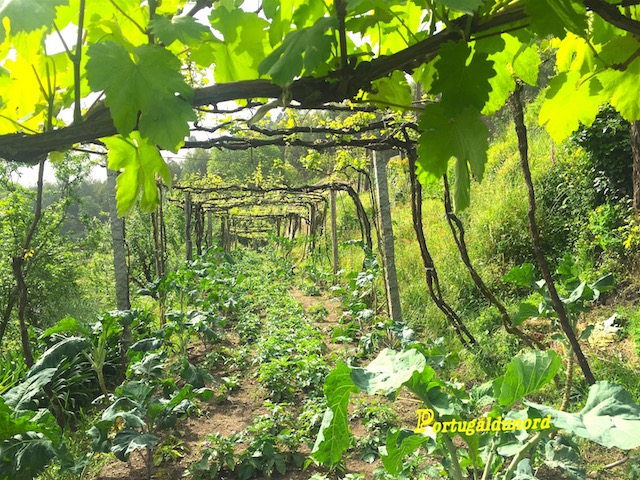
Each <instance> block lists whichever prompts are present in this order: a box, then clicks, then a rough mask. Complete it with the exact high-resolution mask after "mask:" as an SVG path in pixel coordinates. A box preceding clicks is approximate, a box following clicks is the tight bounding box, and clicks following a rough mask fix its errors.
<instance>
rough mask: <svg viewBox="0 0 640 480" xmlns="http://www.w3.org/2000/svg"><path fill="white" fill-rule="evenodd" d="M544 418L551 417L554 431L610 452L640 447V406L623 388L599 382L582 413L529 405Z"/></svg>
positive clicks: (527, 402)
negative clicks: (564, 431) (616, 448)
mask: <svg viewBox="0 0 640 480" xmlns="http://www.w3.org/2000/svg"><path fill="white" fill-rule="evenodd" d="M524 403H525V404H526V405H528V406H529V407H533V408H535V409H536V410H538V411H539V412H540V413H541V414H542V415H543V416H546V415H551V423H552V424H553V426H554V427H557V428H561V429H562V430H566V431H567V432H569V433H572V434H574V435H578V436H579V437H582V438H586V439H588V440H591V441H593V442H596V443H598V444H600V445H603V446H605V447H607V448H611V447H618V448H621V449H623V450H630V449H633V448H637V447H639V446H640V405H638V404H637V403H636V402H634V400H633V398H632V397H631V395H630V394H629V393H628V392H627V391H626V390H625V389H624V388H622V387H621V386H619V385H615V384H613V383H610V382H596V383H595V385H592V386H591V387H590V388H589V396H588V398H587V403H586V405H585V406H584V408H583V409H582V410H580V412H578V413H567V412H561V411H558V410H555V409H553V408H551V407H547V406H546V405H540V404H537V403H533V402H529V401H525V402H524Z"/></svg>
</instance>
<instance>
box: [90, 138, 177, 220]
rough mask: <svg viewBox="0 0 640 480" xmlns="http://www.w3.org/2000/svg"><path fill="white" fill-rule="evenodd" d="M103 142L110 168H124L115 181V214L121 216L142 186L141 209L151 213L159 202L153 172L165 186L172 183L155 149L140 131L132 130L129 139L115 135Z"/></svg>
mask: <svg viewBox="0 0 640 480" xmlns="http://www.w3.org/2000/svg"><path fill="white" fill-rule="evenodd" d="M102 141H103V142H104V144H105V145H106V146H107V148H108V149H109V153H108V160H109V168H110V169H111V170H116V171H119V170H121V169H123V170H124V171H123V172H122V173H120V175H118V180H117V184H118V190H117V192H116V202H117V205H118V215H120V216H123V215H125V214H126V213H127V212H129V211H130V210H131V209H132V208H133V206H134V205H135V203H136V199H137V198H138V194H139V193H140V190H141V189H142V198H141V200H140V209H141V210H142V211H143V212H152V211H153V209H154V208H155V206H156V204H157V201H158V192H157V186H156V175H155V174H156V172H157V173H159V174H160V176H161V177H162V179H163V180H164V182H165V183H166V184H167V185H170V184H171V172H170V171H169V167H167V164H166V163H165V162H164V160H163V159H162V157H161V156H160V153H159V152H158V149H157V148H156V147H155V146H154V145H152V144H151V143H149V141H147V140H146V139H144V138H142V137H141V136H140V133H139V132H132V133H131V135H130V136H129V138H125V137H123V136H121V135H118V136H113V137H108V138H103V139H102Z"/></svg>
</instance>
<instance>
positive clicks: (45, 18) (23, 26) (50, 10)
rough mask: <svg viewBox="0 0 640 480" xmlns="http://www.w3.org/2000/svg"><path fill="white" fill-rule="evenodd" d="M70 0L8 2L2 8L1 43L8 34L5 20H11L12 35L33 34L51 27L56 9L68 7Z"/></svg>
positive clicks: (0, 12) (0, 11)
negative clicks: (35, 31)
mask: <svg viewBox="0 0 640 480" xmlns="http://www.w3.org/2000/svg"><path fill="white" fill-rule="evenodd" d="M68 3H69V0H8V1H6V2H2V7H1V8H0V43H2V42H4V39H5V36H6V34H7V32H6V30H5V26H4V21H3V20H4V19H5V18H8V19H9V24H10V25H11V26H10V29H11V33H12V34H16V33H18V32H32V31H34V30H37V29H39V28H41V27H44V26H46V27H50V26H51V24H52V23H53V19H54V18H56V7H57V6H58V5H67V4H68Z"/></svg>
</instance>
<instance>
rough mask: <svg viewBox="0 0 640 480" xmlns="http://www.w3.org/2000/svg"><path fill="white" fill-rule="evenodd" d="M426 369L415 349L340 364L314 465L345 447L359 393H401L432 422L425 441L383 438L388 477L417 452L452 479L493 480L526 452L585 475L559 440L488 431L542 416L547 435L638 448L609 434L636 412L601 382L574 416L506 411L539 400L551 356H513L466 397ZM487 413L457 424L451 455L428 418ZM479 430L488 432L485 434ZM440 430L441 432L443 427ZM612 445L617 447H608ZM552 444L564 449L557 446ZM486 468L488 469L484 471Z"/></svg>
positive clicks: (397, 434) (555, 362)
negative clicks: (479, 477) (485, 479)
mask: <svg viewBox="0 0 640 480" xmlns="http://www.w3.org/2000/svg"><path fill="white" fill-rule="evenodd" d="M429 363H431V357H430V356H426V357H425V356H424V355H423V354H422V353H419V352H418V351H417V350H414V349H410V350H405V351H403V352H393V351H389V350H384V351H382V352H381V353H380V355H379V356H378V357H377V358H376V359H375V360H374V361H372V362H371V363H370V364H369V365H368V366H367V367H365V368H360V367H348V366H346V365H345V364H342V363H339V364H338V366H337V368H336V369H335V370H334V371H333V372H332V373H331V374H330V375H329V377H327V381H326V384H325V392H326V394H327V402H328V408H327V411H326V413H325V418H324V421H323V425H322V427H321V431H320V433H319V434H318V437H317V440H316V444H315V446H314V449H313V452H312V458H313V459H314V460H315V461H316V462H318V463H324V464H327V465H334V464H336V462H338V461H339V459H340V458H341V455H342V452H344V450H345V449H346V448H347V447H348V445H349V441H348V436H349V430H348V427H347V424H346V409H347V405H348V403H349V395H350V393H352V392H353V393H355V392H358V391H360V390H363V391H364V392H366V393H367V394H369V395H372V394H375V393H383V394H385V395H387V396H388V397H390V398H391V399H395V398H397V395H398V392H399V390H400V388H401V387H403V386H404V387H406V388H408V389H409V390H410V391H411V392H412V393H414V394H415V395H416V396H418V397H419V398H420V400H421V401H422V402H423V403H424V406H425V407H426V408H429V409H430V410H431V412H432V413H433V415H434V417H431V418H430V421H429V422H427V425H425V426H424V428H423V429H422V431H423V432H425V433H423V434H421V433H419V431H420V430H419V429H416V432H415V433H414V432H411V431H409V430H397V429H395V430H390V431H389V433H388V435H387V439H386V445H385V446H384V447H381V448H380V452H381V458H382V462H383V465H384V467H385V469H386V470H387V472H389V473H390V474H392V475H398V474H400V473H401V472H403V468H406V467H405V466H404V461H403V459H404V457H405V456H407V455H409V454H410V453H412V452H413V451H414V450H416V449H417V448H419V447H420V446H423V447H424V448H426V449H427V452H428V453H430V454H437V455H438V456H440V457H441V462H442V465H443V467H444V468H445V469H446V470H447V472H448V474H449V477H450V478H457V479H462V478H465V475H466V474H468V473H469V470H474V471H475V470H476V469H484V470H485V471H492V472H494V473H497V472H498V471H499V470H500V468H501V466H502V465H503V464H504V465H506V462H505V461H504V460H505V458H508V457H512V456H515V457H516V459H520V458H522V457H521V455H522V454H523V453H526V452H528V453H530V454H532V452H531V449H532V448H533V449H534V450H533V452H538V453H535V456H533V454H532V458H535V459H537V460H539V461H541V462H543V463H546V464H547V465H549V466H551V467H552V468H560V469H562V470H566V471H573V472H579V471H584V470H580V469H581V468H583V467H581V461H580V459H579V454H578V453H577V450H576V447H575V444H573V443H572V442H571V441H569V440H563V439H562V437H558V438H556V439H554V440H551V441H549V440H547V439H546V438H545V437H546V435H547V434H548V433H550V432H548V431H547V430H540V431H539V432H537V433H533V432H528V431H526V430H527V428H529V427H525V428H524V430H523V429H522V427H520V428H517V427H516V428H515V429H514V428H511V429H509V428H506V427H504V426H503V427H502V430H503V432H502V433H495V432H496V430H499V429H500V427H498V428H496V429H494V428H493V426H492V427H491V428H489V423H491V425H493V424H494V422H495V424H496V425H502V424H503V419H505V420H504V422H507V421H508V422H512V421H513V420H518V422H524V421H525V420H526V421H528V422H529V423H528V424H529V426H531V423H532V419H538V420H537V423H538V424H540V418H541V416H544V415H547V414H550V415H551V416H550V417H547V418H549V419H551V425H553V427H556V428H563V429H566V430H568V431H569V432H571V433H572V434H575V435H578V436H581V437H585V438H588V439H591V440H594V441H596V442H598V443H601V444H603V445H605V446H611V445H613V444H615V445H617V446H619V447H621V448H625V449H630V448H634V447H635V446H637V441H640V439H638V438H636V437H637V435H631V436H630V437H628V439H627V440H626V441H623V440H621V439H622V438H623V437H624V436H622V437H621V436H620V435H614V434H613V430H611V429H615V428H618V427H617V426H618V425H619V426H620V427H619V428H631V429H632V430H633V427H631V425H629V426H627V425H626V423H624V422H634V421H637V418H638V414H637V413H635V410H636V409H637V408H640V407H639V406H638V405H637V404H636V403H635V402H634V401H633V400H632V398H631V397H630V395H629V394H628V393H627V392H625V391H624V390H623V389H622V388H621V387H619V386H616V385H612V384H609V383H607V382H599V383H597V384H596V385H594V386H592V387H591V389H590V393H589V399H588V400H587V405H586V406H585V408H584V409H583V410H582V411H581V412H580V413H579V414H568V413H564V412H557V411H555V410H553V409H552V408H550V407H546V406H543V405H540V404H535V403H532V402H529V401H526V400H525V401H524V403H525V404H526V405H527V406H529V407H530V408H529V409H525V410H520V411H510V410H511V409H513V406H514V405H516V404H517V403H518V402H520V401H521V400H522V399H523V398H524V397H526V396H528V395H531V394H533V393H535V392H537V391H538V390H539V389H540V388H541V387H542V386H543V385H544V384H546V383H548V382H550V381H551V379H552V378H553V376H554V375H555V374H556V373H557V371H558V369H559V368H560V366H561V361H560V358H559V357H558V356H557V355H556V354H555V353H554V352H552V351H549V352H540V351H534V352H526V353H524V354H521V355H518V356H517V357H516V358H514V359H513V360H512V362H511V363H510V365H509V366H508V368H507V369H506V371H505V373H504V375H503V376H501V377H499V378H497V379H495V380H494V381H493V382H487V383H485V384H483V385H478V386H475V387H473V388H472V389H471V391H470V392H468V393H467V392H466V391H465V389H464V386H462V385H459V384H456V383H455V382H451V381H445V380H441V379H439V378H438V376H437V375H436V372H435V371H434V369H433V368H432V366H430V365H429ZM486 405H490V406H492V408H491V410H490V411H488V412H487V413H486V419H482V418H481V419H480V420H481V421H480V420H478V422H477V423H476V421H475V420H474V421H473V422H469V421H465V422H463V423H460V425H464V426H460V427H459V433H458V434H459V435H460V436H461V437H462V439H463V440H464V442H465V443H466V447H465V448H460V447H458V448H455V447H454V446H453V444H452V443H451V438H450V437H452V436H455V429H454V428H453V427H452V430H453V433H444V431H445V430H446V428H444V427H442V426H441V427H440V428H439V429H435V430H434V427H433V425H435V423H433V421H434V418H435V421H440V422H444V421H445V419H456V418H457V417H460V416H463V417H472V416H474V415H478V413H479V411H480V408H482V407H484V406H486ZM485 411H486V409H485ZM600 415H601V416H602V418H600V417H599V416H600ZM592 420H593V421H592ZM449 423H451V422H449ZM534 423H535V422H534ZM485 424H486V427H487V428H486V429H484V431H483V427H484V425H485ZM444 425H445V426H446V423H445V424H444ZM454 425H455V424H454ZM505 425H506V424H505ZM520 425H527V424H526V423H521V424H520ZM587 425H588V426H587ZM441 429H442V431H441ZM509 430H511V431H509ZM630 431H631V430H630ZM610 433H611V435H610ZM614 437H615V438H616V439H617V440H613V438H614ZM554 442H555V443H554ZM558 442H562V443H561V444H559V445H556V444H557V443H558ZM538 445H540V447H539V449H537V447H538ZM481 452H483V453H482V456H481ZM489 453H490V454H489ZM487 454H489V456H488V457H486V455H487ZM487 461H488V462H489V463H485V462H487ZM503 462H504V463H503ZM517 464H518V461H517V460H514V461H513V462H512V463H511V467H509V468H508V469H507V470H506V471H505V478H507V479H511V478H512V476H513V474H514V473H515V466H516V465H517ZM519 471H520V468H519ZM464 472H467V473H464ZM516 477H517V476H516Z"/></svg>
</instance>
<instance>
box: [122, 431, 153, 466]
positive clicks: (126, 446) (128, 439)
mask: <svg viewBox="0 0 640 480" xmlns="http://www.w3.org/2000/svg"><path fill="white" fill-rule="evenodd" d="M157 442H158V437H156V436H155V435H151V434H148V433H140V432H138V431H136V430H120V431H119V432H118V433H117V434H116V436H115V438H114V439H113V443H112V445H111V452H112V453H113V454H114V455H115V456H116V458H117V459H118V460H120V461H123V462H126V461H127V459H128V458H129V454H130V453H131V452H133V451H134V450H144V449H147V448H153V446H154V445H155V444H156V443H157Z"/></svg>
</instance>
